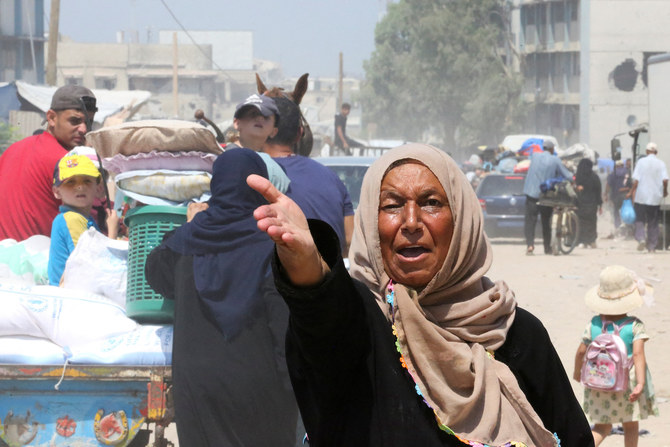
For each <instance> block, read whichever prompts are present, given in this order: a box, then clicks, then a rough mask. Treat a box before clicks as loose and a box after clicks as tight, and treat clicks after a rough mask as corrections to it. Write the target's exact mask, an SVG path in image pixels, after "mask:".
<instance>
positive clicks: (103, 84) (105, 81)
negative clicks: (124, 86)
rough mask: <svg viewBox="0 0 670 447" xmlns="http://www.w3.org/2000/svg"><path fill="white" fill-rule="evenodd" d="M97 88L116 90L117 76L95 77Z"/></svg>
mask: <svg viewBox="0 0 670 447" xmlns="http://www.w3.org/2000/svg"><path fill="white" fill-rule="evenodd" d="M95 88H100V89H104V90H114V89H115V88H116V78H109V77H104V78H95Z"/></svg>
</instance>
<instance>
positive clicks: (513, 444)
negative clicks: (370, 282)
mask: <svg viewBox="0 0 670 447" xmlns="http://www.w3.org/2000/svg"><path fill="white" fill-rule="evenodd" d="M385 296H386V302H387V303H388V304H389V305H390V306H391V329H392V331H393V336H394V337H395V346H396V350H397V351H398V354H400V358H399V359H400V364H401V365H402V367H403V369H404V370H405V371H407V374H409V376H410V377H411V378H412V381H413V382H414V390H415V391H416V394H417V395H419V396H420V397H421V399H422V400H423V402H424V403H425V404H426V405H427V406H428V408H430V409H431V410H433V414H434V415H435V420H436V422H437V426H438V427H439V428H440V430H442V431H444V432H446V433H449V434H450V435H453V436H455V437H456V438H457V439H458V440H459V441H461V442H463V443H465V444H467V445H470V446H473V447H496V446H491V445H489V444H482V443H481V442H477V441H469V440H467V439H463V438H461V437H460V436H458V435H457V434H456V433H454V431H453V430H452V429H450V428H449V427H447V426H446V425H445V424H444V423H442V421H441V419H440V417H439V416H438V414H437V412H436V411H435V409H433V407H431V405H430V404H429V403H428V401H427V400H426V399H425V398H424V396H423V393H422V392H421V388H420V387H419V384H418V381H417V380H416V378H415V374H416V372H415V371H414V369H413V368H412V369H410V368H408V366H407V362H405V357H404V356H403V353H402V348H401V346H400V341H399V340H398V331H397V329H396V326H395V312H396V307H395V284H394V283H393V280H389V283H388V285H387V286H386V295H385ZM487 354H488V355H489V357H491V358H493V353H492V352H489V351H487ZM554 438H555V439H556V442H557V447H560V446H561V441H560V440H559V439H558V435H557V434H556V433H554ZM498 447H528V446H526V444H524V443H522V442H517V441H510V442H507V443H505V444H502V445H500V446H498Z"/></svg>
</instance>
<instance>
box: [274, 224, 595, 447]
mask: <svg viewBox="0 0 670 447" xmlns="http://www.w3.org/2000/svg"><path fill="white" fill-rule="evenodd" d="M310 229H311V231H312V235H313V236H314V238H315V240H316V243H317V246H318V247H319V251H320V252H321V254H322V256H323V257H324V259H325V260H326V262H327V263H328V265H329V266H330V267H331V272H330V273H329V274H328V275H327V276H326V278H325V280H324V281H323V283H321V284H320V285H319V286H317V287H314V288H300V289H298V288H295V287H293V286H292V285H291V284H290V283H288V282H287V281H286V279H285V278H284V277H283V275H282V273H281V267H280V266H279V265H278V263H277V259H276V258H275V261H274V262H275V264H274V272H275V282H276V284H277V289H278V290H279V292H280V293H281V294H282V296H283V297H284V299H285V300H286V302H287V303H288V305H289V309H290V312H291V318H290V320H289V321H290V322H289V331H288V334H287V341H286V343H287V362H288V367H289V372H290V375H291V381H292V383H293V389H294V391H295V394H296V397H297V400H298V405H299V406H300V411H301V414H302V416H303V422H304V424H305V428H306V430H307V434H308V435H309V439H310V445H311V446H317V447H323V446H346V447H352V446H361V447H362V446H379V447H407V446H463V445H464V444H463V443H461V442H460V441H459V440H457V439H456V437H454V436H452V435H449V434H447V433H445V432H444V431H442V430H440V429H439V428H438V426H437V423H436V420H435V416H434V414H433V412H432V410H431V409H429V408H428V406H427V405H426V404H425V403H424V402H423V401H422V399H421V397H419V396H418V395H417V394H416V392H415V391H414V382H413V381H412V379H411V377H410V376H409V375H408V374H407V372H406V370H405V369H404V368H403V367H402V366H401V364H400V361H399V360H398V353H397V351H396V348H395V338H394V336H393V334H392V332H391V327H390V325H389V323H388V321H387V320H386V318H385V317H384V315H383V314H382V312H381V310H380V309H379V307H378V305H377V304H376V302H375V299H374V297H373V296H372V294H371V293H370V292H369V290H368V289H367V288H366V287H365V286H364V285H363V284H362V283H360V282H358V281H354V280H352V279H351V278H350V277H349V275H348V273H347V271H346V269H345V267H344V264H343V262H342V258H341V256H340V253H339V250H338V247H339V245H338V243H337V237H336V236H335V235H334V232H333V231H332V230H331V229H330V228H329V227H328V226H327V225H326V224H323V223H322V222H318V221H310ZM495 355H496V358H497V359H498V360H500V361H502V362H503V363H505V364H506V365H507V366H508V367H509V368H510V370H511V371H512V373H513V374H514V376H515V377H516V378H517V380H518V382H519V385H520V387H521V390H522V391H523V392H524V393H525V395H526V397H527V398H528V400H529V402H530V404H531V405H532V406H533V408H534V409H535V411H536V412H537V414H538V415H539V417H540V418H541V419H542V422H543V423H544V425H545V427H546V428H547V429H548V430H549V431H550V432H551V433H555V434H556V435H557V436H558V437H559V439H560V441H561V445H562V446H570V447H586V446H592V445H593V443H594V442H593V436H592V435H591V430H590V428H589V425H588V422H587V420H586V417H585V416H584V413H583V411H582V409H581V407H580V405H579V403H578V401H577V399H576V398H575V396H574V393H573V391H572V387H571V385H570V381H569V379H568V377H567V375H566V373H565V370H564V368H563V365H562V364H561V361H560V359H559V357H558V355H557V354H556V351H555V350H554V347H553V345H552V344H551V341H550V339H549V335H548V334H547V331H546V330H545V328H544V327H543V325H542V323H541V322H540V321H539V320H538V319H537V318H535V317H534V316H533V315H531V314H530V313H529V312H527V311H525V310H523V309H517V313H516V318H515V320H514V323H513V324H512V327H511V328H510V330H509V333H508V335H507V340H506V342H505V343H504V345H503V346H502V347H501V348H500V349H498V351H497V352H496V353H495Z"/></svg>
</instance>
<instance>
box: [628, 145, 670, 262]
mask: <svg viewBox="0 0 670 447" xmlns="http://www.w3.org/2000/svg"><path fill="white" fill-rule="evenodd" d="M657 153H658V147H657V146H656V143H653V142H650V143H649V144H647V156H646V157H644V158H642V159H640V160H639V161H638V162H637V163H636V164H635V169H634V170H633V187H632V188H631V191H630V193H629V196H627V197H632V199H633V206H634V207H635V239H636V240H637V243H638V245H637V249H638V251H644V249H645V248H646V249H647V251H648V252H649V253H653V252H655V251H656V246H657V245H658V216H659V214H660V209H661V202H662V201H663V199H664V198H665V197H667V196H668V170H667V167H666V166H665V163H663V161H662V160H659V158H658V157H657V156H656V154H657ZM645 227H646V237H645ZM664 248H665V247H664Z"/></svg>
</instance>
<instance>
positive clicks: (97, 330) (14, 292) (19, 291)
mask: <svg viewBox="0 0 670 447" xmlns="http://www.w3.org/2000/svg"><path fill="white" fill-rule="evenodd" d="M0 302H2V305H3V311H2V312H0V335H29V336H33V337H41V338H48V339H49V340H51V341H53V342H54V343H56V344H57V345H60V346H72V345H77V344H82V343H85V342H90V341H93V340H100V339H104V338H108V337H112V336H115V335H120V334H125V333H127V332H130V331H132V330H134V329H135V328H136V327H137V323H136V322H135V321H133V320H131V319H130V318H128V317H127V316H126V312H125V309H124V307H123V306H120V305H119V304H116V303H114V302H112V301H111V300H109V299H108V298H105V297H104V296H101V295H96V294H92V293H89V292H83V291H78V290H71V289H63V288H59V287H55V286H33V287H31V288H26V287H12V286H11V285H9V286H8V285H4V284H3V285H1V286H0ZM4 309H8V311H7V312H5V311H4Z"/></svg>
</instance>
